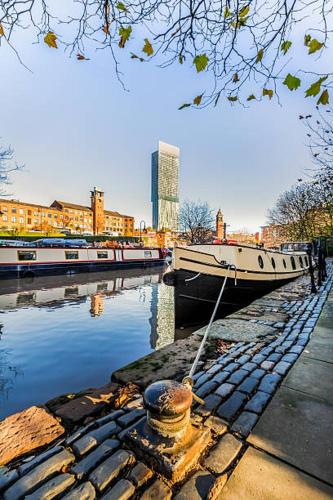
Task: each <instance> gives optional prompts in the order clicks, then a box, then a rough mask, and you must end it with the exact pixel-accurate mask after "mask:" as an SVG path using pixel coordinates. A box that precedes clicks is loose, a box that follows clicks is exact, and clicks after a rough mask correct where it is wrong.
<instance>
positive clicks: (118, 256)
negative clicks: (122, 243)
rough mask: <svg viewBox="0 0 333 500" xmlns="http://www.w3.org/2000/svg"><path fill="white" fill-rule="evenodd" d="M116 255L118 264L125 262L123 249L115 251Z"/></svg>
mask: <svg viewBox="0 0 333 500" xmlns="http://www.w3.org/2000/svg"><path fill="white" fill-rule="evenodd" d="M114 255H115V259H116V261H117V262H119V261H121V260H123V256H122V250H121V249H118V248H116V249H115V251H114Z"/></svg>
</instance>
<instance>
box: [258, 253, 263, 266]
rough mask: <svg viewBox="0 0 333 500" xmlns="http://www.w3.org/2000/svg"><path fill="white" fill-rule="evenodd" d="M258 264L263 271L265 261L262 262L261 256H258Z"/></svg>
mask: <svg viewBox="0 0 333 500" xmlns="http://www.w3.org/2000/svg"><path fill="white" fill-rule="evenodd" d="M258 263H259V267H261V269H264V261H263V260H262V257H261V255H259V256H258Z"/></svg>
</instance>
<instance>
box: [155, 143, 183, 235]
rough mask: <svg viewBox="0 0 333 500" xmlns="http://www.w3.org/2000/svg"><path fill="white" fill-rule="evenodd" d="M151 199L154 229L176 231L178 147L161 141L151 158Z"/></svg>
mask: <svg viewBox="0 0 333 500" xmlns="http://www.w3.org/2000/svg"><path fill="white" fill-rule="evenodd" d="M151 201H152V204H153V227H154V229H157V230H161V229H171V231H178V214H179V148H177V147H176V146H171V145H170V144H166V143H165V142H161V141H159V142H158V150H157V151H155V152H154V153H153V154H152V158H151Z"/></svg>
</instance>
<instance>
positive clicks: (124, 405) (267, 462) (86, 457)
mask: <svg viewBox="0 0 333 500" xmlns="http://www.w3.org/2000/svg"><path fill="white" fill-rule="evenodd" d="M328 269H329V278H328V280H327V281H326V282H325V283H324V285H323V286H322V287H321V289H320V290H319V291H318V293H317V294H316V295H312V294H310V292H309V279H308V277H302V278H300V279H298V280H296V281H295V282H292V283H289V284H287V285H285V286H283V287H281V288H280V289H278V290H276V291H274V292H272V293H270V294H268V295H267V296H265V297H264V298H262V299H258V300H256V301H254V302H253V303H252V304H251V305H250V306H248V307H247V308H244V309H243V310H241V311H239V312H238V313H235V314H234V315H232V316H231V317H229V318H226V319H225V320H224V323H223V325H222V324H219V323H218V324H217V325H216V328H215V334H216V335H217V336H218V338H219V339H220V338H222V339H223V335H224V334H225V331H226V330H228V328H229V333H228V335H232V336H234V335H235V334H237V335H238V334H239V331H238V330H239V324H240V323H239V322H240V321H243V323H242V325H244V328H246V325H249V324H250V325H254V326H255V330H257V331H256V332H255V333H256V335H252V341H248V339H245V338H244V340H242V341H240V342H237V343H234V344H233V345H232V346H231V347H229V348H228V349H227V350H226V351H225V352H224V354H222V355H219V354H218V352H217V351H216V350H215V351H214V352H213V353H211V359H210V361H208V362H206V365H205V366H203V368H202V370H201V371H200V372H199V373H197V374H196V376H195V391H196V393H197V394H198V395H199V396H200V397H202V398H204V399H205V403H206V404H205V406H196V407H195V408H194V410H193V412H192V416H193V418H195V419H196V420H197V421H200V423H201V425H202V424H203V425H205V426H208V427H209V428H210V429H211V433H212V441H211V445H210V447H209V449H207V450H206V452H205V454H204V456H201V457H199V458H198V463H197V467H196V468H195V469H194V470H192V471H191V473H190V474H189V475H188V477H187V478H186V481H185V482H183V481H182V482H179V483H175V484H171V483H170V482H168V480H167V479H166V478H165V477H161V476H160V475H158V474H157V473H156V471H155V470H154V468H153V466H152V464H151V463H150V462H149V459H148V457H145V458H144V459H143V460H142V461H141V460H139V458H138V457H137V456H136V453H135V452H134V450H133V449H129V448H128V446H127V445H126V441H125V440H124V437H125V436H126V433H127V432H128V430H129V429H130V428H131V426H133V424H136V423H138V422H139V421H140V420H141V419H143V418H145V417H144V415H145V410H144V409H143V408H142V397H141V394H139V393H138V388H137V387H133V388H132V392H131V390H129V389H131V388H129V387H120V386H119V385H118V384H112V383H111V384H108V386H105V387H104V388H101V389H102V390H101V389H100V390H97V389H96V390H90V391H89V392H87V393H86V394H84V395H81V396H77V397H75V398H74V399H71V397H68V396H64V397H63V398H60V399H59V398H57V400H55V401H54V402H49V403H48V404H47V408H36V407H32V408H30V409H28V410H25V411H23V412H21V413H19V414H16V415H13V416H11V417H8V418H7V419H5V420H4V421H3V422H0V463H1V464H3V465H4V467H1V468H0V498H4V500H20V499H21V498H29V499H32V500H42V499H48V500H50V499H52V498H66V499H67V500H68V499H73V500H76V499H79V500H80V499H82V500H83V499H94V498H96V497H97V498H103V499H107V500H120V499H121V500H127V499H130V498H133V499H135V500H136V499H138V498H142V499H145V500H149V499H163V500H165V499H171V498H174V499H177V500H200V499H207V500H213V499H217V498H219V499H220V500H224V499H227V500H230V499H235V500H236V499H237V500H240V499H241V500H247V499H256V500H257V499H258V500H285V499H292V500H298V499H299V500H301V499H302V500H308V499H309V500H313V499H314V500H317V499H318V500H319V499H329V498H331V499H333V460H332V436H333V428H332V422H333V409H332V408H333V406H332V403H333V391H332V378H333V341H332V335H333V331H332V322H333V295H332V292H330V290H331V287H332V282H333V266H332V265H329V266H328ZM329 293H330V295H329ZM323 307H324V308H323ZM235 320H237V325H238V326H237V328H236V329H235V325H234V323H235ZM228 322H229V327H228ZM230 325H231V326H230ZM261 327H265V329H267V328H266V327H269V329H268V331H265V332H261V334H260V335H258V331H259V330H261ZM242 328H243V326H242ZM234 330H235V331H234ZM252 330H253V328H252V327H251V332H252ZM251 332H250V333H251ZM252 333H253V332H252ZM133 382H135V381H133ZM132 385H133V384H132ZM59 405H60V406H59ZM40 414H42V415H40ZM46 418H47V420H45V419H46ZM27 419H28V420H29V425H26V423H25V422H26V421H27ZM45 422H47V425H45ZM9 435H12V439H11V440H9V438H8V436H9ZM6 436H7V437H6ZM1 437H4V438H5V439H2V441H3V443H6V444H5V447H4V449H3V451H2V452H1ZM9 441H10V442H9ZM18 448H20V453H18ZM6 456H7V458H6Z"/></svg>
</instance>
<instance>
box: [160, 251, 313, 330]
mask: <svg viewBox="0 0 333 500" xmlns="http://www.w3.org/2000/svg"><path fill="white" fill-rule="evenodd" d="M309 264H310V262H309V256H308V255H307V253H306V252H304V251H300V252H293V253H290V252H288V253H287V252H282V251H278V250H268V249H265V248H262V247H258V246H250V245H239V244H232V245H229V244H221V245H210V244H208V245H193V246H189V247H176V248H175V249H174V255H173V264H172V267H171V269H170V270H169V271H167V272H166V273H165V275H164V278H163V279H164V282H165V283H166V284H167V285H171V286H174V287H175V308H176V327H177V328H178V327H180V326H188V325H190V324H195V323H196V322H198V319H200V320H203V319H205V318H207V317H209V315H210V314H211V312H212V311H213V308H214V305H215V303H216V300H217V297H218V295H219V292H220V290H221V286H222V284H223V281H224V278H225V277H226V278H227V281H226V286H225V290H224V293H223V297H222V300H221V303H220V306H219V317H222V316H225V315H227V314H230V313H231V312H233V311H235V310H237V309H239V308H241V307H244V306H245V305H247V304H249V303H250V302H252V301H253V300H254V299H256V298H258V297H261V296H263V295H265V294H266V293H268V292H270V291H271V290H273V289H275V288H277V287H279V286H282V285H283V284H284V283H287V282H288V281H291V280H293V279H295V278H297V277H298V276H301V275H303V274H304V273H306V272H307V271H308V269H309Z"/></svg>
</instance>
